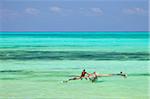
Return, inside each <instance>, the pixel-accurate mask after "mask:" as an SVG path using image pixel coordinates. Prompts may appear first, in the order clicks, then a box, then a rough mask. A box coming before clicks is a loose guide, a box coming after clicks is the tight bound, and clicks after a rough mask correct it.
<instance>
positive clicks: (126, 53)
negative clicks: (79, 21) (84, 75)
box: [0, 32, 150, 99]
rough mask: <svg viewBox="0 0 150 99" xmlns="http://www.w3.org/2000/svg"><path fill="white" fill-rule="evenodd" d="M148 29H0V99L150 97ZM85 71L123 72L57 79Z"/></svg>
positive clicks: (138, 98)
mask: <svg viewBox="0 0 150 99" xmlns="http://www.w3.org/2000/svg"><path fill="white" fill-rule="evenodd" d="M149 38H150V37H149V33H148V32H0V99H37V98H38V99H149V98H150V95H149V88H150V86H149V80H150V72H149V71H150V66H149V62H150V61H149V60H150V57H149V55H150V52H149V46H150V45H149ZM83 69H86V71H87V72H89V73H92V72H94V71H96V72H97V73H103V74H107V73H108V74H111V73H112V74H115V73H119V72H120V71H122V72H125V73H127V74H128V77H127V78H126V79H125V78H123V77H101V78H98V80H97V81H96V82H95V83H92V82H90V81H88V80H85V79H83V80H78V81H71V82H69V83H62V81H63V80H67V79H69V78H72V77H74V76H78V75H80V74H81V71H82V70H83Z"/></svg>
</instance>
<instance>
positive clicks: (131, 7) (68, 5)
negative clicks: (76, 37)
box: [0, 0, 149, 31]
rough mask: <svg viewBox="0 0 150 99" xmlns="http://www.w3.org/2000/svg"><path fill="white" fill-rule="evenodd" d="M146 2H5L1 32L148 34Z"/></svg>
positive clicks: (0, 8) (0, 11) (1, 9)
mask: <svg viewBox="0 0 150 99" xmlns="http://www.w3.org/2000/svg"><path fill="white" fill-rule="evenodd" d="M148 14H149V10H148V0H133V1H130V0H87V1H85V0H80V1H79V0H77V1H75V0H44V1H43V0H42V1H41V0H36V1H35V0H32V1H29V0H26V1H25V0H22V1H18V0H13V1H11V0H6V1H1V5H0V21H1V22H0V23H1V25H0V29H1V31H148V18H149V15H148Z"/></svg>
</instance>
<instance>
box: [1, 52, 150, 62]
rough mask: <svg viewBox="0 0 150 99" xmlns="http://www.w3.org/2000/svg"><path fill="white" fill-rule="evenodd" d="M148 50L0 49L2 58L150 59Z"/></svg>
mask: <svg viewBox="0 0 150 99" xmlns="http://www.w3.org/2000/svg"><path fill="white" fill-rule="evenodd" d="M149 55H150V54H149V53H146V52H134V53H133V52H132V53H131V52H98V51H23V50H18V51H0V60H150V57H149Z"/></svg>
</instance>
